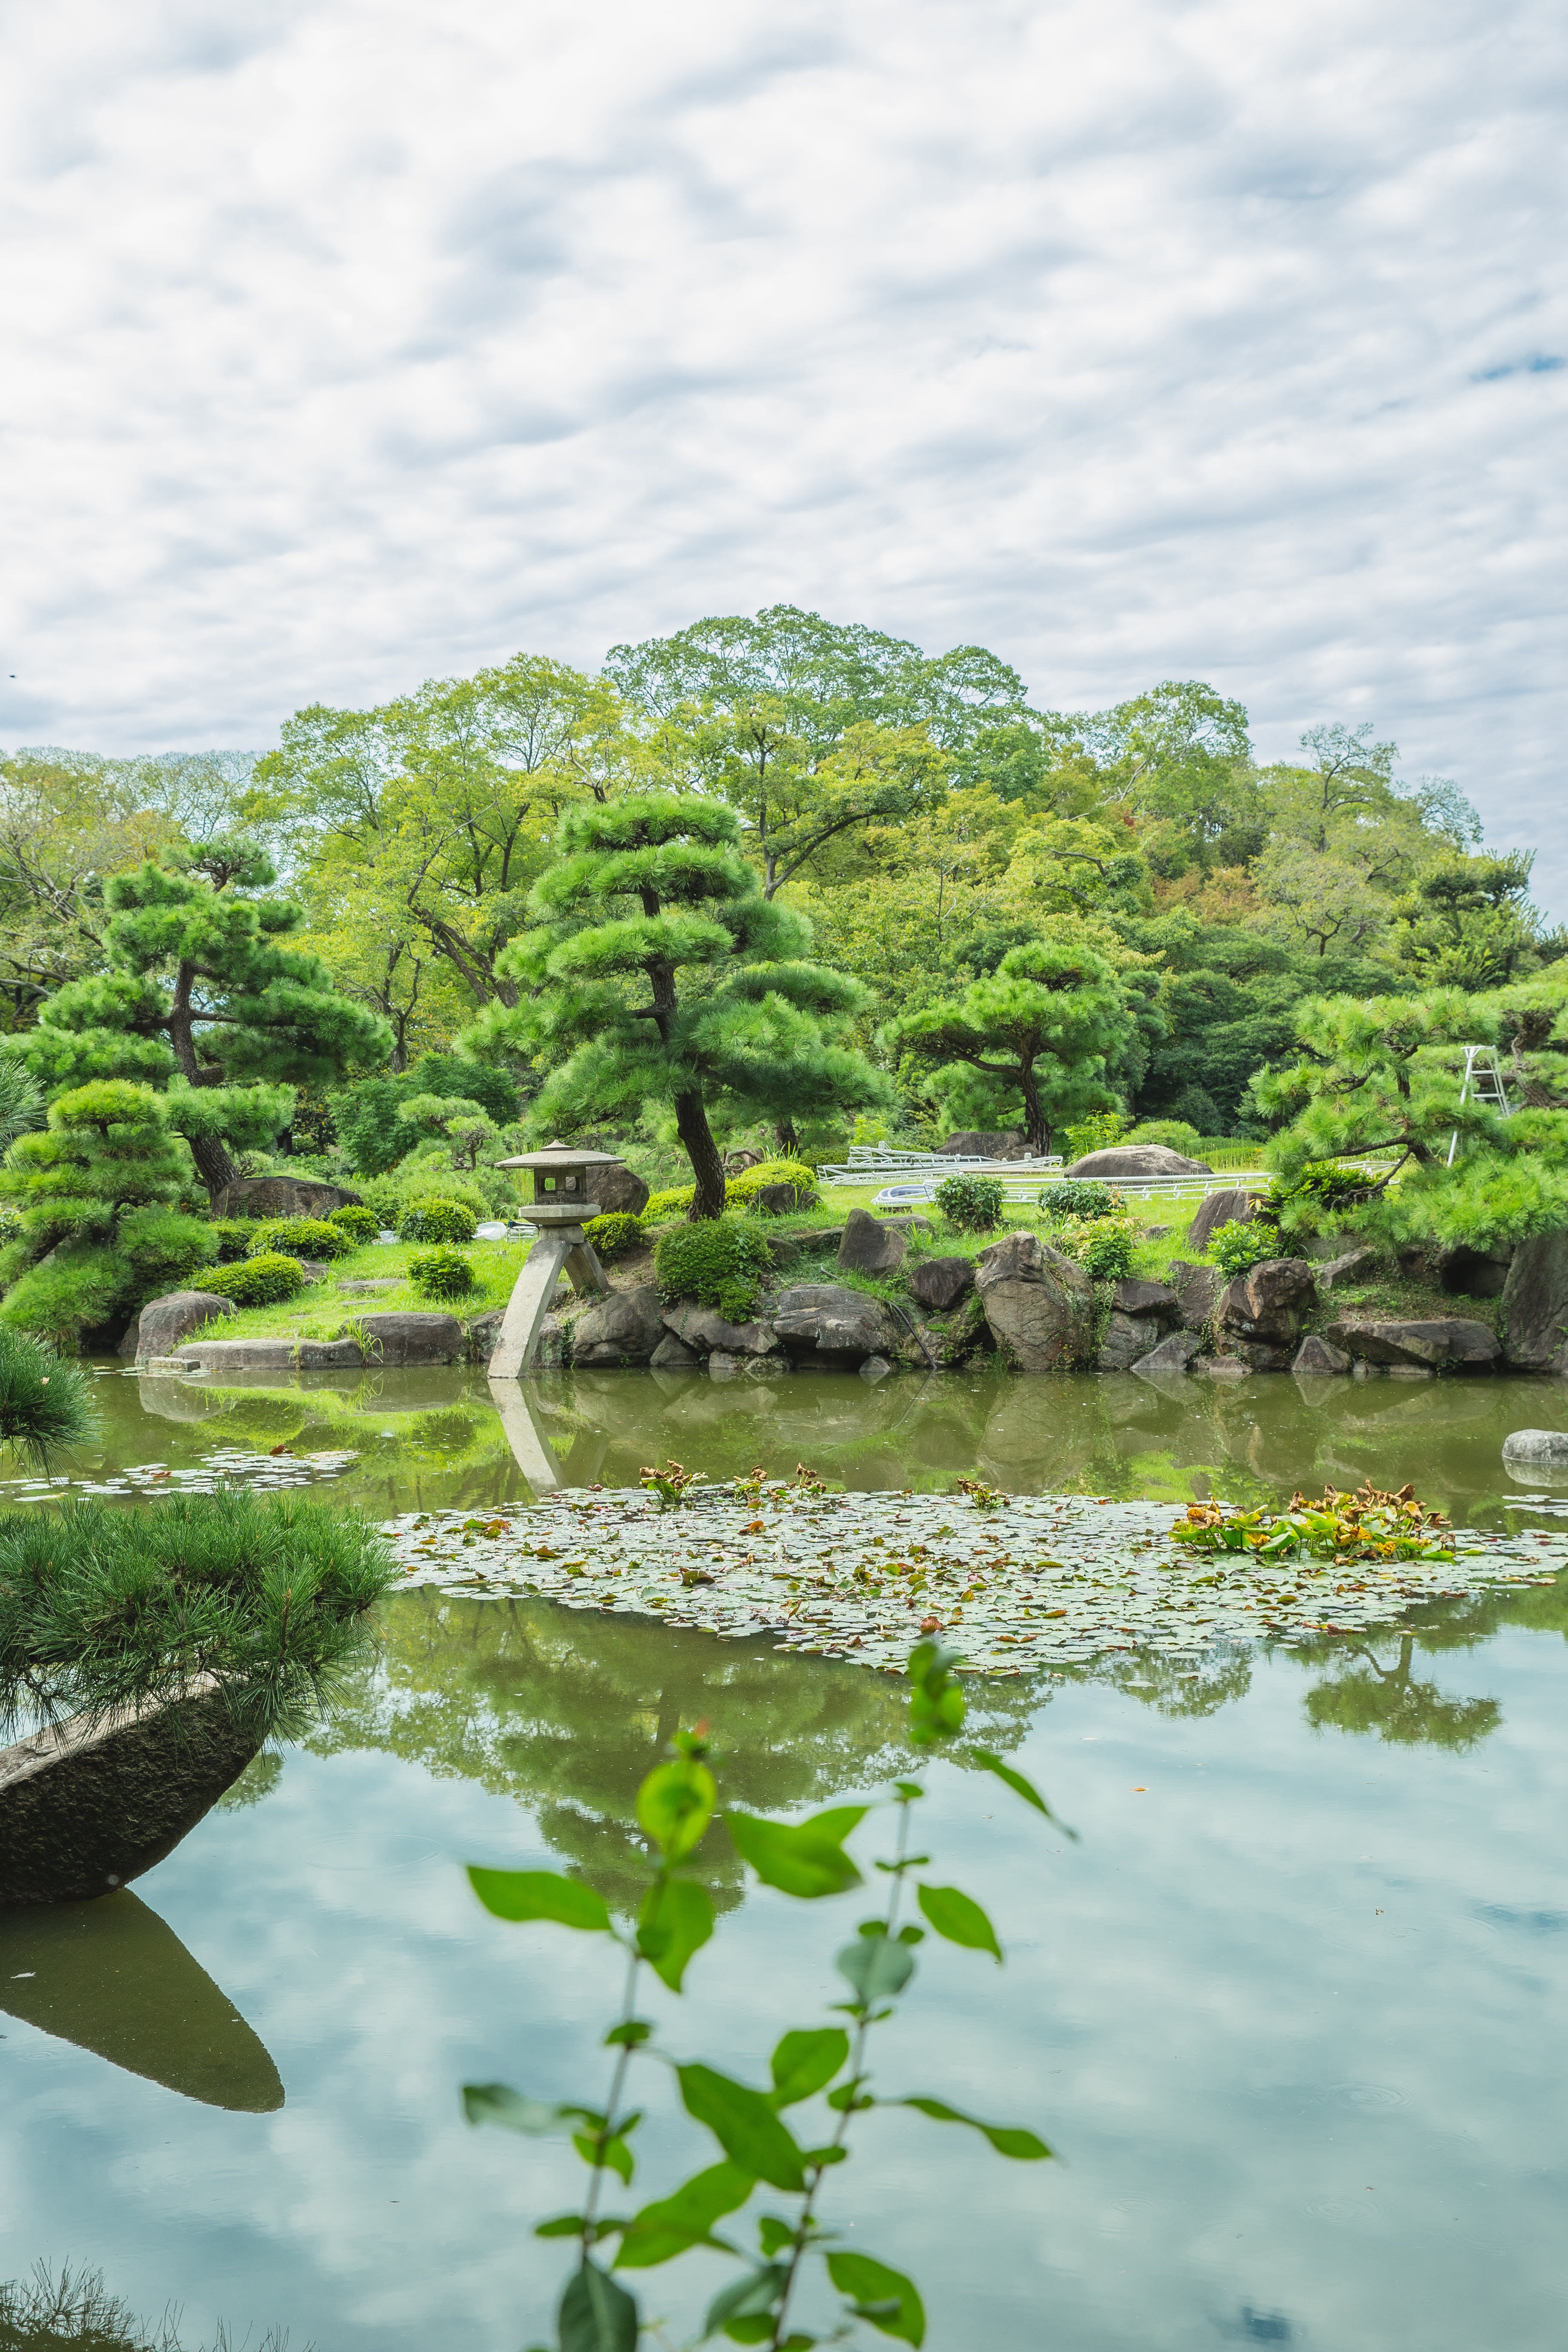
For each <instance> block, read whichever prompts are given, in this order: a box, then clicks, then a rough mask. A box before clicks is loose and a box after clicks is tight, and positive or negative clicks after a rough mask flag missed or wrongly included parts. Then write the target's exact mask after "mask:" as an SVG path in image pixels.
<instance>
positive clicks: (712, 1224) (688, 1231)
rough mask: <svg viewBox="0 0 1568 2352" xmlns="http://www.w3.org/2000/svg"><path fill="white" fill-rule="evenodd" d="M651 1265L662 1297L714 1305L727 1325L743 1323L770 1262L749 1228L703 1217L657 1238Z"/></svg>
mask: <svg viewBox="0 0 1568 2352" xmlns="http://www.w3.org/2000/svg"><path fill="white" fill-rule="evenodd" d="M653 1263H654V1271H655V1273H656V1274H657V1275H658V1286H659V1288H660V1290H662V1291H663V1292H664V1294H665V1296H666V1297H669V1298H695V1299H697V1300H698V1301H699V1303H700V1305H701V1306H703V1307H717V1308H718V1310H719V1312H720V1314H721V1315H723V1316H727V1317H728V1318H729V1320H730V1321H731V1323H743V1322H744V1321H745V1319H746V1318H747V1316H749V1315H750V1313H751V1311H752V1307H753V1306H754V1305H755V1303H756V1297H757V1285H758V1283H759V1282H760V1281H761V1279H762V1277H763V1275H764V1274H765V1273H766V1272H767V1269H768V1265H769V1263H770V1261H769V1256H768V1245H767V1244H766V1242H764V1241H763V1238H762V1235H761V1234H758V1233H757V1232H755V1231H754V1230H752V1228H751V1227H750V1226H749V1225H748V1224H743V1223H740V1222H739V1221H738V1220H736V1219H732V1218H730V1217H718V1218H715V1217H705V1218H703V1219H701V1220H700V1222H699V1223H697V1224H681V1225H677V1226H676V1227H675V1229H674V1231H673V1232H672V1233H668V1234H660V1235H659V1238H658V1241H657V1242H656V1243H655V1244H654V1252H653Z"/></svg>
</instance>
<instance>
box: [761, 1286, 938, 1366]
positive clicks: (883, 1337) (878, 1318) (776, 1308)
mask: <svg viewBox="0 0 1568 2352" xmlns="http://www.w3.org/2000/svg"><path fill="white" fill-rule="evenodd" d="M771 1320H772V1323H773V1330H774V1331H775V1332H776V1334H777V1335H778V1337H779V1339H782V1340H783V1342H784V1346H785V1347H786V1348H787V1349H788V1350H789V1352H790V1355H791V1357H792V1359H793V1360H795V1362H797V1363H798V1362H800V1361H802V1360H805V1361H806V1362H812V1361H816V1362H818V1363H824V1362H826V1363H828V1364H833V1363H837V1364H844V1365H859V1364H862V1363H864V1361H865V1360H866V1358H867V1357H868V1356H888V1357H896V1356H899V1355H900V1353H901V1352H902V1348H901V1343H902V1342H903V1341H904V1339H905V1338H906V1336H907V1335H906V1333H905V1331H904V1328H903V1326H902V1325H901V1324H900V1321H899V1320H898V1318H897V1317H896V1316H895V1315H894V1314H893V1313H892V1311H891V1309H890V1308H889V1307H885V1306H884V1305H883V1303H882V1301H881V1300H880V1299H879V1298H872V1297H869V1296H868V1294H867V1293H866V1292H865V1291H863V1290H848V1289H846V1288H845V1287H844V1286H842V1285H841V1284H839V1283H837V1282H797V1283H793V1284H792V1285H791V1286H790V1287H789V1288H788V1289H787V1290H781V1291H780V1293H779V1295H778V1297H776V1298H775V1299H774V1301H773V1314H772V1318H771Z"/></svg>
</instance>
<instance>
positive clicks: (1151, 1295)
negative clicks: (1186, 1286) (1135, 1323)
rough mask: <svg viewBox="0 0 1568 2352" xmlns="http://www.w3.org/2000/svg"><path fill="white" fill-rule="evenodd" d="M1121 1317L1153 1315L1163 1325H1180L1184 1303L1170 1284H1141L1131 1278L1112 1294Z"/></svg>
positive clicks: (1119, 1285)
mask: <svg viewBox="0 0 1568 2352" xmlns="http://www.w3.org/2000/svg"><path fill="white" fill-rule="evenodd" d="M1110 1303H1111V1305H1112V1306H1113V1307H1115V1309H1116V1312H1117V1313H1118V1314H1119V1315H1153V1316H1157V1317H1158V1318H1159V1319H1160V1321H1161V1322H1163V1323H1179V1322H1180V1321H1181V1317H1182V1302H1181V1300H1180V1299H1179V1298H1178V1297H1177V1296H1176V1294H1175V1292H1174V1291H1173V1289H1172V1287H1171V1286H1170V1284H1169V1283H1168V1282H1139V1281H1136V1280H1134V1279H1133V1278H1132V1277H1131V1276H1129V1277H1128V1278H1126V1279H1125V1280H1123V1281H1121V1282H1119V1283H1118V1284H1117V1286H1116V1287H1115V1289H1114V1290H1113V1291H1112V1292H1111V1294H1110Z"/></svg>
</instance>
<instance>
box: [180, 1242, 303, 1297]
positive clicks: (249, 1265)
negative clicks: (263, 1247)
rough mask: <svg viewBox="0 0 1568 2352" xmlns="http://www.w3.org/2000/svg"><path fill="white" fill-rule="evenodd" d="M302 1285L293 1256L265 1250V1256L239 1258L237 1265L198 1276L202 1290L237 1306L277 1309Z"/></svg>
mask: <svg viewBox="0 0 1568 2352" xmlns="http://www.w3.org/2000/svg"><path fill="white" fill-rule="evenodd" d="M304 1286H305V1269H304V1267H303V1266H302V1265H300V1261H299V1259H298V1258H297V1257H285V1256H283V1255H282V1254H281V1253H280V1252H279V1251H277V1250H269V1251H268V1253H267V1255H266V1256H265V1257H247V1258H243V1259H241V1261H240V1263H239V1264H238V1265H220V1266H216V1267H215V1268H214V1269H213V1270H212V1272H211V1273H209V1274H205V1275H204V1276H203V1277H202V1287H203V1289H204V1290H211V1291H214V1292H216V1295H217V1297H219V1298H232V1299H233V1301H234V1303H235V1305H236V1306H237V1307H277V1306H279V1305H280V1304H281V1303H282V1301H283V1300H284V1299H285V1298H292V1297H295V1296H296V1295H297V1294H298V1293H299V1292H300V1291H301V1290H302V1289H303V1288H304Z"/></svg>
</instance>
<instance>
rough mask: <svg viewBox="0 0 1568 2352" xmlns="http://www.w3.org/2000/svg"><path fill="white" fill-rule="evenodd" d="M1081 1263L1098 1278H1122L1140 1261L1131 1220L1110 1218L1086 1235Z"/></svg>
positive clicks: (1098, 1279) (1079, 1255) (1085, 1270)
mask: <svg viewBox="0 0 1568 2352" xmlns="http://www.w3.org/2000/svg"><path fill="white" fill-rule="evenodd" d="M1078 1258H1079V1265H1081V1266H1082V1268H1083V1270H1084V1272H1085V1273H1086V1274H1087V1275H1089V1276H1092V1277H1093V1279H1094V1280H1095V1281H1096V1282H1121V1280H1123V1279H1124V1277H1125V1276H1128V1275H1130V1274H1131V1271H1132V1269H1133V1267H1134V1265H1136V1264H1137V1262H1138V1239H1137V1235H1136V1234H1135V1233H1134V1232H1133V1230H1132V1228H1131V1225H1130V1224H1125V1223H1121V1222H1119V1221H1116V1220H1113V1219H1110V1218H1106V1219H1104V1220H1103V1221H1101V1222H1097V1223H1094V1224H1091V1225H1090V1226H1089V1229H1088V1231H1087V1232H1086V1233H1085V1234H1084V1237H1083V1243H1082V1246H1081V1247H1080V1249H1079V1254H1078Z"/></svg>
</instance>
